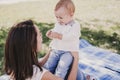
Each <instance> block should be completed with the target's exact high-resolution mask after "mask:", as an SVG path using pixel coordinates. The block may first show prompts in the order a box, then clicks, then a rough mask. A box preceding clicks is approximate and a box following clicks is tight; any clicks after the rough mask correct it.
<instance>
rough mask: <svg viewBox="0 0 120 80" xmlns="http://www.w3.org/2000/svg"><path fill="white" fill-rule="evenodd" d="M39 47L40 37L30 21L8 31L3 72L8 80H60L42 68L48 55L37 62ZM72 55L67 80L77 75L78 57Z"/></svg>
mask: <svg viewBox="0 0 120 80" xmlns="http://www.w3.org/2000/svg"><path fill="white" fill-rule="evenodd" d="M41 47H42V35H41V33H40V32H39V29H38V27H36V26H35V25H34V23H33V22H32V20H27V21H23V22H20V23H18V24H17V25H15V26H13V27H12V28H11V29H10V31H9V33H8V37H7V40H6V44H5V72H6V73H7V74H8V75H9V80H62V79H61V78H59V77H57V76H55V75H53V74H52V73H50V72H49V71H47V70H46V69H44V68H43V67H42V65H44V63H45V62H46V60H47V58H48V56H49V54H47V55H46V56H45V57H44V58H43V59H42V60H41V61H40V62H38V58H37V52H39V51H40V50H41ZM72 55H73V58H74V60H73V64H72V68H71V71H70V74H69V76H68V80H75V79H76V75H77V69H76V68H75V67H76V66H78V55H77V54H72ZM73 69H74V70H73Z"/></svg>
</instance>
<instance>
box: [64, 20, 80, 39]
mask: <svg viewBox="0 0 120 80" xmlns="http://www.w3.org/2000/svg"><path fill="white" fill-rule="evenodd" d="M80 36H81V33H80V24H79V23H78V22H77V23H75V24H74V25H73V26H72V28H71V30H70V31H69V32H68V33H67V34H64V35H63V37H62V40H74V39H75V38H79V37H80Z"/></svg>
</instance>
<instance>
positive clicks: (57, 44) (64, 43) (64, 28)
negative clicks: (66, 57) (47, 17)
mask: <svg viewBox="0 0 120 80" xmlns="http://www.w3.org/2000/svg"><path fill="white" fill-rule="evenodd" d="M52 31H53V32H58V33H60V34H62V35H63V36H62V40H59V39H53V40H52V41H51V43H50V47H51V48H52V49H56V50H64V51H79V37H80V35H81V34H80V24H79V22H78V21H71V22H70V23H68V24H67V25H61V24H59V23H56V24H55V27H54V28H53V29H52Z"/></svg>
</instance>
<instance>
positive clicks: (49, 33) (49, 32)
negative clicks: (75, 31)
mask: <svg viewBox="0 0 120 80" xmlns="http://www.w3.org/2000/svg"><path fill="white" fill-rule="evenodd" d="M51 33H52V31H51V30H48V31H47V33H46V36H47V37H48V38H50V39H52V37H51Z"/></svg>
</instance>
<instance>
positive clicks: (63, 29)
mask: <svg viewBox="0 0 120 80" xmlns="http://www.w3.org/2000/svg"><path fill="white" fill-rule="evenodd" d="M54 12H55V16H56V19H57V22H56V23H55V27H54V28H53V29H51V30H48V31H47V33H46V36H47V37H48V38H50V39H52V41H51V43H50V45H49V47H50V48H51V51H50V55H49V58H48V60H47V62H46V63H45V65H44V67H45V68H47V69H48V70H49V71H50V72H52V73H54V74H55V75H56V76H58V77H61V78H63V79H65V77H66V75H67V73H68V71H69V70H70V66H71V64H72V61H73V57H72V55H71V53H75V54H76V53H77V54H78V51H79V37H80V24H79V22H77V21H76V20H74V19H73V16H74V12H75V6H74V4H73V2H72V1H71V0H60V1H59V2H58V3H57V5H56V7H55V11H54ZM76 68H78V66H76Z"/></svg>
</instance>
